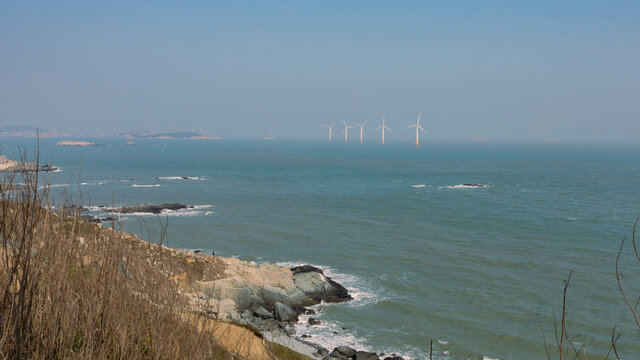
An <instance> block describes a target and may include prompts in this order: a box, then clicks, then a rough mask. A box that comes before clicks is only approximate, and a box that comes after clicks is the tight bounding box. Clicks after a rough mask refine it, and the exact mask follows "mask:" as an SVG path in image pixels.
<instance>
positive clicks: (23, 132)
mask: <svg viewBox="0 0 640 360" xmlns="http://www.w3.org/2000/svg"><path fill="white" fill-rule="evenodd" d="M38 132H39V133H40V136H47V135H49V131H47V130H44V129H38V128H36V127H33V126H30V125H9V126H2V127H0V136H24V137H33V136H36V135H37V134H38Z"/></svg>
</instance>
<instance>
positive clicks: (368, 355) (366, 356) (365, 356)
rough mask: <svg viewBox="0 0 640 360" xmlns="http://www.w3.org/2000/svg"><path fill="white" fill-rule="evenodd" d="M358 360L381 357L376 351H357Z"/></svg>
mask: <svg viewBox="0 0 640 360" xmlns="http://www.w3.org/2000/svg"><path fill="white" fill-rule="evenodd" d="M356 360H380V357H378V355H377V354H376V353H370V352H366V351H357V352H356Z"/></svg>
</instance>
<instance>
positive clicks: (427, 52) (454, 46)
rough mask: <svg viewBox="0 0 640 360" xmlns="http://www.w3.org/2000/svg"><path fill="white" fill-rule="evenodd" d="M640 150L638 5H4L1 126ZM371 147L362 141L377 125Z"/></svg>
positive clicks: (0, 18)
mask: <svg viewBox="0 0 640 360" xmlns="http://www.w3.org/2000/svg"><path fill="white" fill-rule="evenodd" d="M419 111H422V115H423V126H424V127H425V128H426V129H427V130H429V132H430V134H429V136H428V137H427V139H428V138H432V139H462V138H465V137H486V138H490V139H531V140H536V139H543V138H559V139H560V140H561V141H563V140H588V141H589V140H594V141H603V140H604V141H607V140H611V141H638V140H640V2H639V1H629V2H619V1H599V2H593V1H548V2H547V1H530V2H529V3H528V4H526V3H525V2H522V1H441V2H427V1H416V2H412V1H402V2H374V1H335V2H333V1H318V2H307V1H286V2H270V1H264V2H248V1H229V2H215V1H191V2H184V1H171V2H162V1H145V2H140V1H123V2H117V1H103V2H101V3H96V2H92V1H42V2H31V1H11V2H7V1H2V0H0V125H16V124H23V125H34V126H39V127H42V128H46V129H56V130H59V131H62V130H74V131H94V130H104V131H116V130H136V129H155V130H196V131H202V132H204V133H206V134H208V135H219V136H227V137H235V136H237V135H242V136H244V135H246V134H247V133H248V134H249V135H252V136H256V135H260V136H267V135H273V136H276V137H281V136H282V137H290V136H299V137H317V138H320V137H325V136H326V129H325V128H323V127H322V125H323V124H326V123H330V122H333V121H336V120H337V121H339V122H340V121H341V120H340V119H342V118H343V117H344V118H345V119H346V120H347V121H348V122H361V121H364V120H366V119H371V121H370V124H373V123H375V126H378V123H379V122H380V117H381V114H382V113H383V112H384V113H385V114H386V117H387V120H388V124H389V126H390V127H391V128H392V129H393V130H394V132H393V133H391V134H389V137H390V138H392V139H400V138H402V137H409V136H411V133H410V130H403V128H404V127H405V126H407V125H409V124H410V123H411V122H412V121H415V118H416V116H417V113H418V112H419ZM375 126H371V127H370V128H369V129H368V130H366V131H367V135H369V136H373V127H375Z"/></svg>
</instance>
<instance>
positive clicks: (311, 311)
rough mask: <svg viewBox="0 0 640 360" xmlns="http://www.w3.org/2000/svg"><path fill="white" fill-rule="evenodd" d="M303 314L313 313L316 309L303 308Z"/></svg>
mask: <svg viewBox="0 0 640 360" xmlns="http://www.w3.org/2000/svg"><path fill="white" fill-rule="evenodd" d="M304 314H305V315H315V314H316V311H315V310H313V309H304Z"/></svg>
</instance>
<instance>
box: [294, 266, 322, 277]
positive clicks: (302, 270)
mask: <svg viewBox="0 0 640 360" xmlns="http://www.w3.org/2000/svg"><path fill="white" fill-rule="evenodd" d="M291 272H292V273H293V275H295V274H299V273H306V272H317V273H320V274H322V275H324V273H323V272H322V269H320V268H318V267H315V266H311V265H301V266H295V267H292V268H291Z"/></svg>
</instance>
